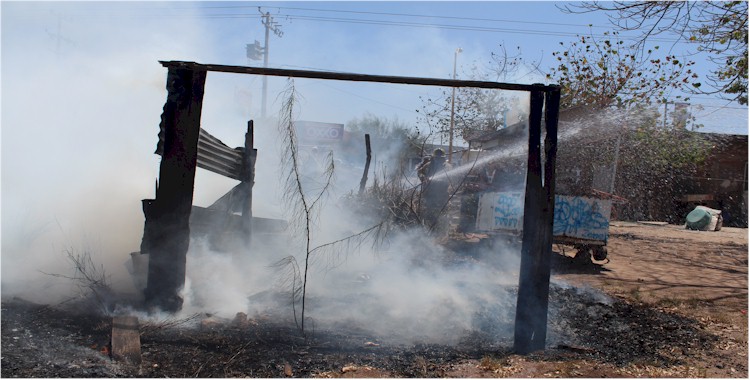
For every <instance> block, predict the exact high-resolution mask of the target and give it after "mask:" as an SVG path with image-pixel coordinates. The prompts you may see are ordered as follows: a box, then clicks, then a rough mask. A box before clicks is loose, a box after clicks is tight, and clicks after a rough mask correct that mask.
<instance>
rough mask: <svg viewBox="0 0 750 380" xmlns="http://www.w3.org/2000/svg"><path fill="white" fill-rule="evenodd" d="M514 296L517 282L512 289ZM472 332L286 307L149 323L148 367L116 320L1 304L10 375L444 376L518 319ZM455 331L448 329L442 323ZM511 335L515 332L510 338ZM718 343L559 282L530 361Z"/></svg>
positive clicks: (499, 315) (672, 357)
mask: <svg viewBox="0 0 750 380" xmlns="http://www.w3.org/2000/svg"><path fill="white" fill-rule="evenodd" d="M505 291H506V292H509V293H511V295H512V294H514V293H515V291H516V289H514V288H510V289H505ZM477 310H478V311H477V312H476V314H475V316H474V318H473V322H472V326H473V327H472V329H466V330H464V331H458V332H456V335H457V336H458V337H459V338H458V339H456V340H454V341H452V342H451V343H433V342H430V341H429V340H424V341H419V340H418V339H417V340H416V341H411V342H408V343H405V342H404V341H403V340H402V339H397V338H398V337H396V336H389V335H388V334H382V333H381V334H376V333H373V332H371V331H368V329H367V327H366V326H358V325H354V324H352V323H350V322H347V321H342V322H337V323H334V324H329V325H327V326H324V325H323V324H320V325H319V326H315V325H313V328H311V329H308V331H307V333H306V336H303V335H302V334H301V333H300V332H299V330H298V329H297V328H296V327H295V325H294V322H293V320H291V319H290V318H285V317H281V316H280V315H277V314H264V315H255V316H250V318H249V319H248V321H247V323H246V324H242V325H237V324H233V323H232V322H231V321H229V320H227V321H223V322H222V321H219V322H217V323H212V324H206V323H200V322H199V321H195V323H193V324H188V325H182V326H170V327H163V328H151V329H142V330H141V351H142V363H141V365H140V366H138V367H133V366H129V365H126V364H123V363H118V362H115V361H113V360H112V359H111V358H110V356H109V355H108V351H107V349H106V345H107V342H108V339H109V334H110V333H111V330H110V329H111V317H105V316H102V315H97V314H96V313H86V312H82V311H81V310H79V309H76V307H75V305H67V306H65V307H62V306H58V307H51V306H45V305H38V304H33V303H30V302H26V301H23V300H20V299H11V300H7V301H3V303H2V373H1V374H2V376H3V377H313V376H317V375H321V374H324V373H337V374H341V373H342V368H344V367H347V366H367V367H372V368H377V369H378V370H379V371H381V373H385V374H387V375H388V376H389V377H440V376H446V375H447V372H448V371H450V369H451V368H453V367H454V366H455V365H457V364H460V363H463V362H465V361H467V360H476V361H479V360H482V358H487V357H491V358H495V359H500V360H502V359H503V358H507V357H509V356H511V355H513V350H512V346H513V336H512V331H513V330H512V327H513V323H514V321H513V315H514V310H507V307H506V308H501V307H499V306H495V305H489V304H486V305H484V306H483V307H480V308H478V309H477ZM451 328H454V327H453V326H450V325H446V326H445V329H451ZM509 331H510V333H508V332H509ZM718 340H719V338H718V337H717V336H714V335H711V334H709V333H707V332H705V331H704V329H702V327H701V323H700V322H698V321H696V320H693V319H690V318H686V317H683V316H679V315H676V314H672V313H668V312H664V311H660V310H658V309H653V308H648V307H646V306H643V305H639V304H630V303H626V302H624V301H622V300H619V299H612V298H609V297H607V296H605V295H603V294H601V293H598V292H597V291H595V290H584V289H581V288H573V287H560V286H556V285H554V284H553V285H552V286H551V289H550V312H549V316H548V334H547V350H545V351H543V352H536V353H533V354H531V355H528V356H527V360H528V361H539V362H543V361H573V360H581V359H585V360H587V361H593V362H598V363H606V364H611V365H614V366H618V367H620V366H626V365H629V364H633V363H649V364H651V365H655V366H663V367H669V366H676V365H681V364H685V363H687V362H689V361H690V360H692V359H694V358H697V357H699V356H701V355H702V353H703V352H705V351H707V350H710V349H712V347H714V346H715V345H716V344H717V342H718Z"/></svg>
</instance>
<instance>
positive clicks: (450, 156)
mask: <svg viewBox="0 0 750 380" xmlns="http://www.w3.org/2000/svg"><path fill="white" fill-rule="evenodd" d="M462 51H463V49H461V48H457V49H456V52H455V54H453V80H456V61H457V60H458V53H460V52H462ZM455 109H456V87H453V94H452V95H451V126H450V131H449V134H450V135H449V138H448V162H449V163H452V161H453V160H452V159H453V114H454V112H455Z"/></svg>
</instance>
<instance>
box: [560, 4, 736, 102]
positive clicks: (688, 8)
mask: <svg viewBox="0 0 750 380" xmlns="http://www.w3.org/2000/svg"><path fill="white" fill-rule="evenodd" d="M563 9H564V10H566V11H568V12H574V13H581V12H594V11H603V12H607V13H608V16H609V19H610V21H611V22H612V23H613V24H614V25H615V26H616V27H617V28H618V29H619V30H625V31H639V32H641V35H640V38H639V40H638V41H637V45H636V46H639V47H641V48H642V49H645V46H647V42H648V41H649V39H650V38H651V37H655V36H657V35H661V34H664V35H670V36H676V37H677V42H680V41H688V42H691V43H693V44H694V46H695V47H696V50H697V51H699V52H707V53H709V54H710V58H709V59H710V60H711V61H712V62H713V63H714V64H715V65H716V68H715V69H714V70H712V72H711V73H710V75H707V76H706V81H707V86H702V83H701V82H691V83H689V85H687V86H685V89H686V90H688V91H691V92H693V93H698V94H715V93H722V94H724V95H725V97H726V98H728V99H731V100H734V101H737V102H739V103H740V104H747V73H748V66H747V57H748V50H747V41H748V35H747V33H748V18H747V10H748V3H747V2H746V1H635V2H632V1H614V2H598V1H594V2H583V3H578V4H574V5H569V6H565V7H564V8H563Z"/></svg>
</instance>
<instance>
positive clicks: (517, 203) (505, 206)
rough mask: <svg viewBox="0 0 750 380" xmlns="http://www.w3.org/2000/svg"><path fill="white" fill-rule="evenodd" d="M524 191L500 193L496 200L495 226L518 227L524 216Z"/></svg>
mask: <svg viewBox="0 0 750 380" xmlns="http://www.w3.org/2000/svg"><path fill="white" fill-rule="evenodd" d="M522 196H523V193H500V194H498V197H497V200H496V201H495V206H494V209H495V215H494V216H495V228H505V229H507V228H513V229H517V228H519V227H520V225H521V219H522V218H523V201H522Z"/></svg>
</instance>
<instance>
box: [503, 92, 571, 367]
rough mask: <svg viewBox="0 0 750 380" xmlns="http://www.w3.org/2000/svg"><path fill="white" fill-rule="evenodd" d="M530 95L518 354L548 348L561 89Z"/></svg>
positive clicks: (517, 306) (514, 345)
mask: <svg viewBox="0 0 750 380" xmlns="http://www.w3.org/2000/svg"><path fill="white" fill-rule="evenodd" d="M530 98H531V100H530V101H531V108H530V115H529V153H528V168H527V173H526V199H525V202H524V217H523V243H522V246H521V270H520V275H519V283H518V301H517V304H516V320H515V336H514V344H513V348H514V350H515V351H516V352H518V353H520V354H527V353H529V352H532V351H536V350H542V349H544V345H545V341H546V336H547V311H548V306H549V278H550V260H551V255H552V224H553V219H554V209H555V204H554V201H555V192H554V191H555V163H556V155H557V118H558V109H559V103H560V90H559V88H553V89H552V90H549V91H546V92H542V91H532V92H531V93H530ZM545 98H546V115H545V127H546V128H545V129H546V136H545V141H544V151H545V160H544V164H543V165H542V157H541V148H540V144H541V137H542V136H541V129H542V111H543V108H544V105H545ZM542 167H544V169H543V170H542ZM542 179H543V180H542Z"/></svg>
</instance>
